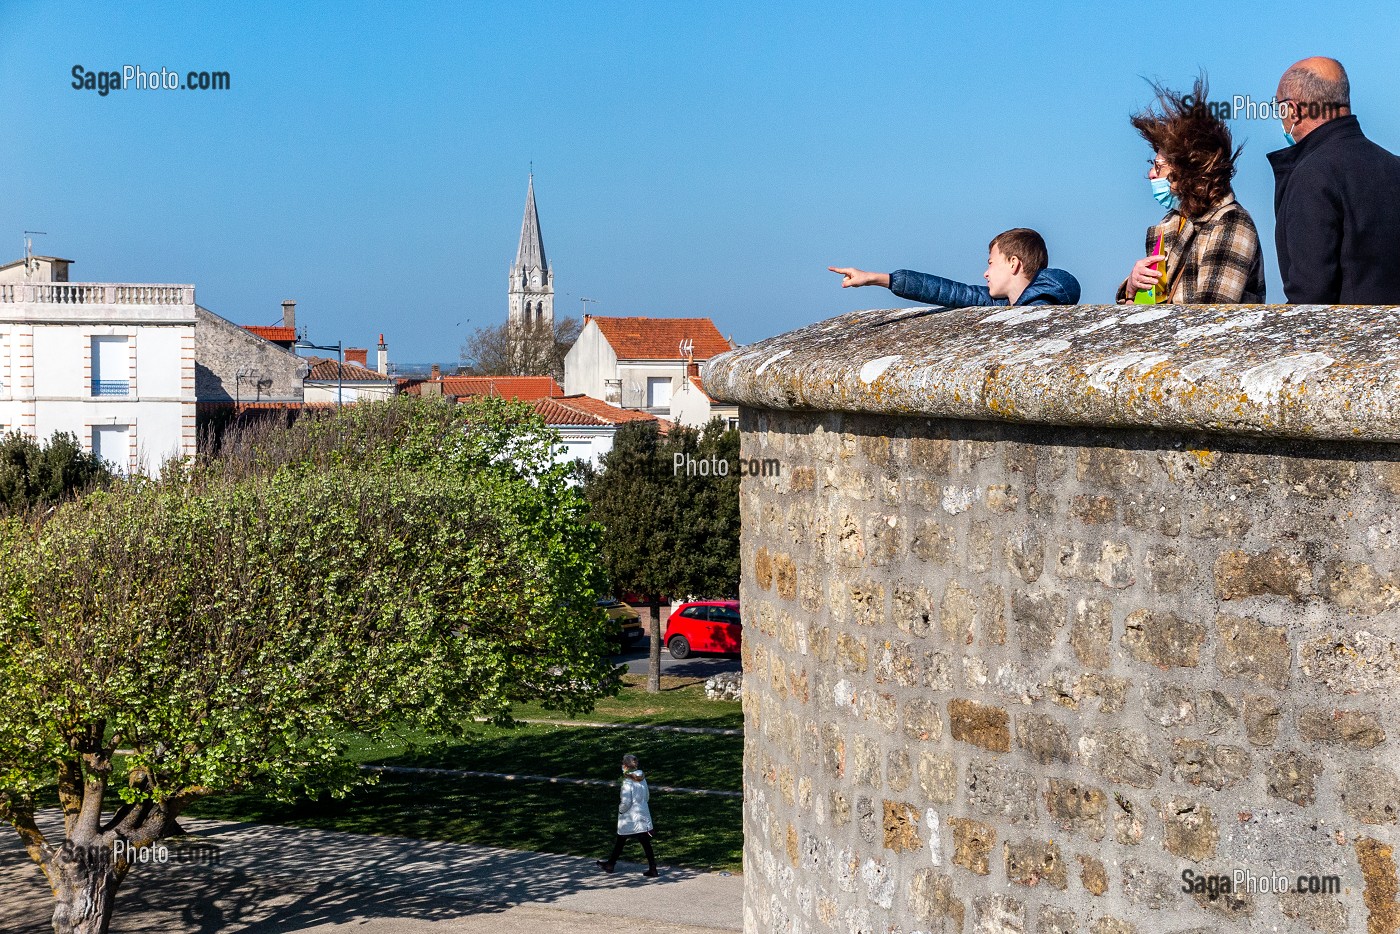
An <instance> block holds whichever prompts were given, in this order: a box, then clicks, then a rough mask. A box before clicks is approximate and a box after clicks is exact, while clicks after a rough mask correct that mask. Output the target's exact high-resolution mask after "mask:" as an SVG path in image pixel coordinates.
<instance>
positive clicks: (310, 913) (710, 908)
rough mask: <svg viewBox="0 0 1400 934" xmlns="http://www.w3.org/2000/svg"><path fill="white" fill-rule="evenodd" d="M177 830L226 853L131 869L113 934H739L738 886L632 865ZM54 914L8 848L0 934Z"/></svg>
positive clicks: (267, 831)
mask: <svg viewBox="0 0 1400 934" xmlns="http://www.w3.org/2000/svg"><path fill="white" fill-rule="evenodd" d="M182 823H184V824H185V826H186V829H188V830H189V831H191V833H193V834H196V835H198V836H199V838H200V840H201V842H206V843H211V844H214V845H215V846H217V847H218V851H219V862H218V865H212V866H200V865H191V864H178V863H173V862H172V863H168V864H165V865H146V866H136V867H134V868H133V869H132V871H131V874H130V875H129V876H128V877H127V881H126V883H125V884H124V885H123V886H122V889H121V892H120V893H119V894H118V896H117V911H116V918H115V920H114V922H113V924H112V929H111V930H112V934H156V932H172V934H174V932H178V934H214V932H224V931H239V932H246V934H274V932H282V931H298V930H303V929H306V928H310V927H314V926H320V925H328V924H330V925H334V924H348V923H352V922H353V923H355V924H356V927H355V929H356V930H357V931H363V932H366V934H369V932H376V934H377V932H385V934H389V932H394V931H400V930H403V931H407V930H409V929H410V927H411V928H412V929H413V930H420V929H421V925H418V924H413V925H409V924H407V923H406V922H436V921H450V920H452V919H461V918H464V917H466V916H470V915H479V914H483V913H495V912H504V911H507V910H508V909H511V908H512V907H514V906H518V905H544V906H549V907H556V908H560V909H566V910H569V911H574V912H589V913H594V914H605V915H613V916H617V917H619V918H621V919H626V923H628V924H630V925H631V926H633V927H634V928H635V929H640V930H646V927H647V925H645V924H638V923H637V922H640V921H646V920H651V921H656V922H671V923H674V924H682V925H695V926H698V927H706V928H720V929H726V930H736V931H737V930H739V929H740V928H741V927H742V907H741V903H742V898H743V883H742V880H741V878H740V877H739V876H725V875H718V874H711V873H699V872H694V871H692V870H686V869H676V868H668V867H664V866H663V868H662V876H661V878H659V879H647V878H645V877H643V876H642V875H641V870H642V867H641V866H638V865H635V864H626V863H619V864H618V871H617V873H616V874H614V875H607V874H605V873H602V872H600V871H599V870H598V869H597V868H596V867H595V866H594V864H593V861H592V860H590V859H582V858H579V857H574V856H556V855H553V854H547V853H533V852H522V851H516V850H502V849H495V848H492V847H479V846H471V845H467V844H460V843H441V842H434V841H425V840H409V839H405V838H402V837H372V836H362V835H358V834H347V833H336V832H331V831H320V830H304V829H300V828H293V827H278V826H272V825H266V824H249V823H230V822H224V821H208V820H194V819H191V820H188V821H182ZM45 829H46V831H47V830H48V828H47V827H46V828H45ZM599 842H600V845H601V844H602V843H604V842H605V841H599ZM51 911H52V899H51V896H50V893H49V890H48V886H47V884H46V883H45V881H44V878H43V875H42V873H41V872H40V871H39V869H38V867H37V866H35V865H34V864H33V863H32V862H30V860H29V858H28V856H27V855H26V854H25V853H24V852H23V850H22V849H21V848H20V847H19V844H18V841H17V839H16V838H15V837H14V836H13V835H10V836H9V838H8V839H6V840H4V841H3V842H0V931H4V932H7V934H8V932H15V934H21V932H30V931H33V932H35V934H40V932H44V931H47V930H49V921H48V919H49V914H50V912H51ZM177 919H178V920H177ZM372 922H377V923H372ZM446 927H448V928H449V929H450V928H451V927H453V926H452V925H446ZM555 934H565V932H564V931H562V930H559V929H556V931H555Z"/></svg>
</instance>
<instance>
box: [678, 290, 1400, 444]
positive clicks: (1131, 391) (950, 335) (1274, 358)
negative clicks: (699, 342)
mask: <svg viewBox="0 0 1400 934" xmlns="http://www.w3.org/2000/svg"><path fill="white" fill-rule="evenodd" d="M704 386H705V391H706V392H707V393H709V394H710V395H711V396H713V397H714V398H716V399H718V400H720V401H722V402H729V403H737V404H739V405H743V406H750V407H754V408H764V409H808V410H819V411H838V412H873V413H886V414H900V415H912V416H923V417H932V418H962V419H977V420H985V421H1009V422H1027V423H1041V424H1048V425H1077V426H1090V427H1098V426H1102V427H1134V428H1143V427H1147V428H1166V429H1177V430H1194V431H1208V432H1220V433H1226V434H1248V435H1270V436H1276V437H1287V438H1311V439H1330V440H1364V441H1400V306H1394V305H1388V306H1364V305H1156V306H1143V305H1074V306H1028V307H1025V308H1016V307H1006V306H1001V307H979V308H960V309H954V310H949V311H945V310H941V309H936V308H928V307H921V308H898V309H887V310H870V311H854V312H850V313H849V314H844V315H839V316H837V317H835V318H831V319H828V320H826V321H821V322H818V323H816V324H812V325H808V326H807V327H804V328H799V329H798V330H795V331H789V332H788V333H786V334H780V335H778V336H776V337H772V338H769V339H768V340H764V341H760V342H758V343H756V344H749V345H746V346H744V347H740V348H737V349H735V350H731V351H729V352H728V353H725V354H722V355H720V356H718V357H715V358H713V359H711V360H710V361H708V363H707V364H706V366H705V369H704Z"/></svg>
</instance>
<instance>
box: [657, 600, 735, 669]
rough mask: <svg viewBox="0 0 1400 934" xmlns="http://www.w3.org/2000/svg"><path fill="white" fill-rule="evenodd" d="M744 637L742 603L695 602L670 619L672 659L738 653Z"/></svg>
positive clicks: (668, 632) (678, 609) (668, 643)
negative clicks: (694, 653) (706, 653)
mask: <svg viewBox="0 0 1400 934" xmlns="http://www.w3.org/2000/svg"><path fill="white" fill-rule="evenodd" d="M743 634H744V625H743V623H741V622H740V621H739V601H738V600H691V601H690V602H688V603H682V604H681V605H680V606H678V607H676V609H675V611H674V612H672V613H671V615H670V617H668V618H667V620H666V639H665V642H666V649H667V650H668V651H669V652H670V653H671V657H672V658H686V657H687V656H689V655H690V654H691V653H692V652H724V653H726V654H730V653H737V652H738V651H739V646H740V644H741V642H742V640H743Z"/></svg>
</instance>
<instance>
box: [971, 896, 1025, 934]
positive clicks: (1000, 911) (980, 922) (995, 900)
mask: <svg viewBox="0 0 1400 934" xmlns="http://www.w3.org/2000/svg"><path fill="white" fill-rule="evenodd" d="M972 917H973V927H972V931H973V934H1028V931H1027V928H1026V906H1025V903H1024V902H1020V901H1017V900H1016V899H1014V898H1011V897H1010V896H1009V895H980V896H978V897H977V898H974V899H973V900H972Z"/></svg>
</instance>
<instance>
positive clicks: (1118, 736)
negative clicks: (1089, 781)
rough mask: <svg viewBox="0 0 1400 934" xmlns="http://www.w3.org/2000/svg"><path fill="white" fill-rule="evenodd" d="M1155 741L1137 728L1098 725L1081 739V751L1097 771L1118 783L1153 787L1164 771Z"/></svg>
mask: <svg viewBox="0 0 1400 934" xmlns="http://www.w3.org/2000/svg"><path fill="white" fill-rule="evenodd" d="M1152 749H1153V743H1152V742H1151V741H1149V740H1148V738H1147V737H1146V736H1145V735H1144V734H1142V733H1140V732H1138V731H1137V730H1126V729H1096V730H1093V731H1091V732H1089V733H1086V734H1085V735H1084V736H1083V737H1081V738H1080V740H1079V754H1080V756H1081V757H1082V758H1083V759H1084V761H1085V762H1086V763H1087V764H1088V765H1089V767H1090V768H1092V769H1093V770H1094V771H1096V772H1098V773H1099V774H1100V775H1102V776H1103V777H1104V778H1106V779H1108V780H1109V781H1110V782H1114V783H1115V784H1123V785H1132V786H1133V787H1135V788H1150V787H1152V785H1153V784H1154V783H1155V782H1156V781H1157V776H1159V775H1161V774H1162V762H1161V760H1160V759H1159V758H1158V757H1157V756H1156V755H1155V754H1154V753H1153V752H1152Z"/></svg>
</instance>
